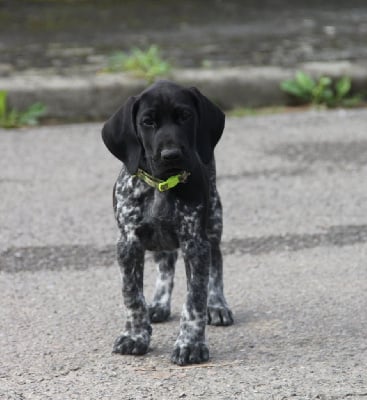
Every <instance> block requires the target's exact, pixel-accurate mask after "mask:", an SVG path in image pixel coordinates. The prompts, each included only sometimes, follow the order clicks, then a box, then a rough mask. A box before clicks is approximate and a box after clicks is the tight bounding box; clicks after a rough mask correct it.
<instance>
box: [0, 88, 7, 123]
mask: <svg viewBox="0 0 367 400" xmlns="http://www.w3.org/2000/svg"><path fill="white" fill-rule="evenodd" d="M6 97H7V92H6V91H5V90H0V118H1V119H3V118H5V115H6Z"/></svg>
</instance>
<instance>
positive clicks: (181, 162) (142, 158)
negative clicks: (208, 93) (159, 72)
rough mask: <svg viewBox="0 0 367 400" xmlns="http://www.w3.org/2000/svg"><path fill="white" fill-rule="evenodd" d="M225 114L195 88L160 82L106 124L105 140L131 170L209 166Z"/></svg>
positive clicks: (159, 172) (164, 171)
mask: <svg viewBox="0 0 367 400" xmlns="http://www.w3.org/2000/svg"><path fill="white" fill-rule="evenodd" d="M224 119H225V117H224V114H223V112H222V111H221V110H220V109H219V108H218V107H216V106H215V105H214V104H213V103H212V102H211V101H209V100H208V99H207V98H206V97H205V96H204V95H202V94H201V93H200V92H199V90H197V89H196V88H188V89H187V88H183V87H181V86H179V85H176V84H174V83H172V82H169V81H159V82H157V83H155V84H154V85H152V86H150V87H149V88H148V89H146V90H145V91H144V92H142V93H141V94H140V95H139V96H133V97H130V98H128V100H127V101H126V103H125V104H124V105H123V106H122V107H121V108H120V109H119V110H118V111H117V112H116V113H115V114H114V115H112V117H111V118H110V119H109V120H108V121H107V122H106V123H105V125H104V127H103V130H102V137H103V141H104V143H105V144H106V146H107V148H108V149H109V150H110V151H111V153H112V154H113V155H114V156H116V157H117V158H118V159H120V160H121V161H122V162H123V163H124V164H125V166H126V168H127V169H128V171H129V172H130V173H131V174H134V173H136V171H137V169H138V168H139V167H142V168H144V167H148V169H150V172H151V173H152V174H153V175H155V176H157V177H161V178H165V177H167V176H169V175H172V174H173V173H177V172H178V171H182V170H188V171H190V166H191V165H192V163H193V162H195V160H197V159H198V157H199V158H200V159H201V161H202V162H203V163H205V164H207V163H209V162H210V160H211V159H212V157H213V150H214V147H215V145H216V144H217V142H218V140H219V139H220V137H221V135H222V132H223V129H224Z"/></svg>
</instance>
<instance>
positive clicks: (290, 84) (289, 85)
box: [280, 80, 310, 100]
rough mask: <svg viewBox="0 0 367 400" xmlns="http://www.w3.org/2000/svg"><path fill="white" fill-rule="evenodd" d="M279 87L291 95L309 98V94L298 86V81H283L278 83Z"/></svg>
mask: <svg viewBox="0 0 367 400" xmlns="http://www.w3.org/2000/svg"><path fill="white" fill-rule="evenodd" d="M280 87H281V89H282V90H283V91H285V92H287V93H289V94H291V95H293V96H296V97H299V98H301V99H304V100H310V94H309V93H308V92H307V91H305V90H304V89H303V88H302V87H300V86H299V85H298V83H297V82H296V81H294V80H287V81H283V82H282V83H281V84H280Z"/></svg>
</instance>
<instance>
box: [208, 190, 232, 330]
mask: <svg viewBox="0 0 367 400" xmlns="http://www.w3.org/2000/svg"><path fill="white" fill-rule="evenodd" d="M210 200H211V208H210V216H209V227H208V237H209V242H210V247H211V254H210V255H211V262H210V270H209V286H208V324H209V325H217V326H220V325H232V324H233V315H232V311H231V310H230V308H229V307H228V305H227V302H226V299H225V297H224V290H223V258H222V252H221V250H220V241H221V237H222V225H223V224H222V205H221V202H220V198H219V195H218V192H217V190H216V189H215V187H214V186H213V187H212V188H211V196H210Z"/></svg>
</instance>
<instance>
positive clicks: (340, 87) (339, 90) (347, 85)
mask: <svg viewBox="0 0 367 400" xmlns="http://www.w3.org/2000/svg"><path fill="white" fill-rule="evenodd" d="M351 87H352V82H351V80H350V78H348V77H347V76H344V77H343V78H340V79H339V80H338V81H337V82H336V84H335V90H336V95H337V97H338V98H339V99H342V98H344V97H345V96H346V95H347V94H348V93H349V92H350V89H351Z"/></svg>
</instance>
